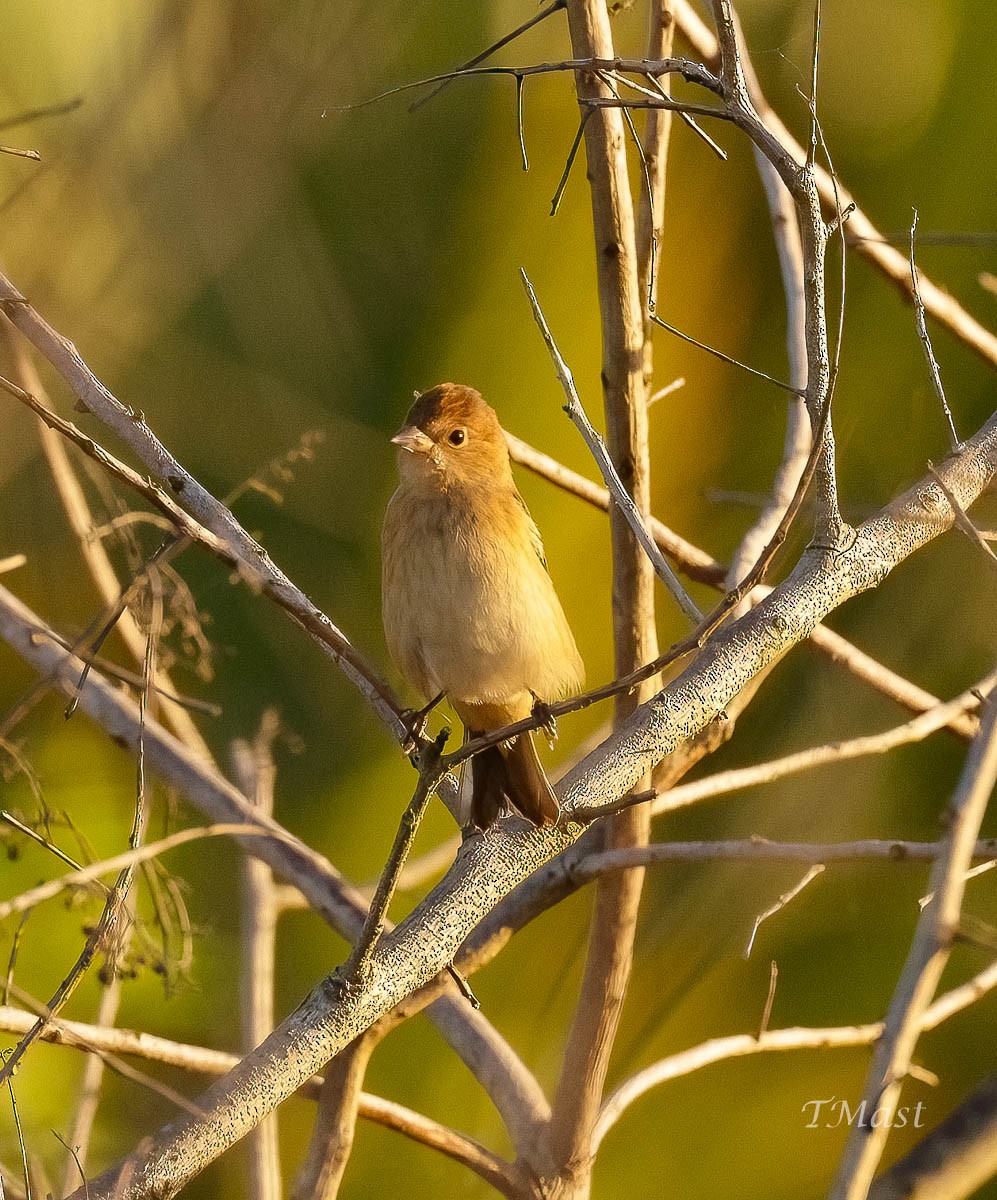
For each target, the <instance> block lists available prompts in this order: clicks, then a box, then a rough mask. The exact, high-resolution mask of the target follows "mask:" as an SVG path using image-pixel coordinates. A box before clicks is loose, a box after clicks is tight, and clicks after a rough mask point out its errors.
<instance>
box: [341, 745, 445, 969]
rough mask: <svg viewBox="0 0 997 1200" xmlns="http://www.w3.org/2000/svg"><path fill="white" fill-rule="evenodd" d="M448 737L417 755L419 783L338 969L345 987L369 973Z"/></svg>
mask: <svg viewBox="0 0 997 1200" xmlns="http://www.w3.org/2000/svg"><path fill="white" fill-rule="evenodd" d="M449 737H450V730H449V729H444V730H442V732H441V733H440V734H439V736H438V737H437V738H436V740H435V742H432V743H431V744H430V745H428V746H426V747H425V748H424V749H423V750H422V751H421V752H420V755H419V782H418V783H417V784H416V789H415V795H414V796H413V797H412V799H411V801H410V802H409V805H408V807H407V808H406V809H405V812H404V813H403V814H402V819H401V821H400V822H399V825H398V833H397V834H396V835H395V842H394V845H393V846H392V847H391V854H390V855H389V857H388V861H387V863H386V864H385V866H384V871H383V872H382V873H381V878H380V880H378V884H377V888H376V890H375V892H374V898H373V900H371V902H370V908H369V910H368V912H367V916H366V918H365V919H364V924H363V929H362V930H361V931H360V936H359V937H358V938H357V940H356V943H355V944H354V947H353V952H352V953H351V954H350V957H349V959H348V960H347V962H346V965H345V967H344V968H343V971H342V980H343V982H344V984H345V986H347V987H355V986H360V987H363V986H364V983H365V981H366V979H367V976H368V975H369V973H370V960H371V958H372V956H373V954H374V951H375V950H376V949H377V943H378V941H379V939H380V937H381V934H382V933H383V931H384V923H385V921H386V920H387V916H388V907H389V905H390V904H391V898H392V896H394V894H395V888H396V887H397V886H398V877H399V875H400V874H401V872H402V868H403V867H404V866H405V860H406V859H407V858H408V855H409V851H410V850H411V849H412V845H413V843H414V842H415V838H416V834H417V833H418V832H419V826H420V825H421V824H422V818H423V816H424V815H425V812H426V809H427V808H428V807H429V803H430V801H431V800H432V798H433V794H434V792H435V791H436V785H437V784H438V783H439V781H440V779H441V778H442V777H443V775H444V773H445V771H446V768H445V767H442V766H441V765H440V761H441V760H440V756H441V755H442V753H443V748H444V746H445V745H446V744H447V740H448V739H449Z"/></svg>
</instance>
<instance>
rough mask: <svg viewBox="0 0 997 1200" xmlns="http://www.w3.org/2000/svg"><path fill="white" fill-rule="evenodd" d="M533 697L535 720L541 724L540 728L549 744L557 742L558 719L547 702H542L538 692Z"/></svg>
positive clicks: (533, 693)
mask: <svg viewBox="0 0 997 1200" xmlns="http://www.w3.org/2000/svg"><path fill="white" fill-rule="evenodd" d="M531 695H532V696H533V713H532V716H533V718H534V720H537V721H539V722H540V724H539V726H538V728H539V730H540V732H541V733H542V734H543V735H544V737H545V738H546V739H547V741H548V743H553V742H556V741H557V717H555V716H554V713H553V712H552V711H551V707H550V705H549V704H548V703H547V701H546V700H541V699H540V697H539V696H538V695H537V694H536V692H532V693H531Z"/></svg>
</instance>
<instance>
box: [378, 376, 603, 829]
mask: <svg viewBox="0 0 997 1200" xmlns="http://www.w3.org/2000/svg"><path fill="white" fill-rule="evenodd" d="M391 440H392V441H393V442H394V443H395V444H396V445H397V446H398V447H399V451H398V474H399V479H400V482H399V485H398V488H397V490H396V491H395V493H394V495H393V496H392V497H391V500H390V501H389V503H388V508H387V512H386V513H385V516H384V529H383V531H382V535H381V556H382V612H383V617H384V632H385V636H386V638H387V642H388V649H389V650H390V651H391V655H392V657H393V658H394V660H395V662H396V663H397V664H398V667H399V669H400V670H401V672H402V674H403V675H404V676H405V678H406V679H407V680H408V682H409V683H410V684H411V685H412V687H414V688H415V689H416V691H418V692H419V693H421V695H422V696H423V697H424V698H425V699H427V700H428V699H429V698H430V697H433V696H437V695H439V694H440V693H441V692H445V693H446V695H447V696H448V697H449V699H450V702H451V703H452V704H453V706H454V708H455V709H456V710H457V714H458V716H459V717H460V719H461V720H462V721H463V723H464V727H465V731H466V734H467V737H468V738H473V737H476V736H478V735H480V734H481V733H483V732H486V731H488V730H492V729H500V728H502V727H503V726H505V725H509V724H511V723H512V722H513V721H519V720H521V719H522V718H523V717H527V716H529V715H530V713H531V711H532V710H533V706H534V704H535V703H536V702H537V701H541V702H544V701H547V702H549V701H551V700H555V699H557V698H559V697H561V696H564V695H566V694H567V693H569V692H573V691H577V690H578V689H579V688H580V687H581V685H582V681H583V679H584V673H585V672H584V667H583V665H582V660H581V658H580V657H579V654H578V649H577V647H576V646H575V640H574V638H573V637H572V636H571V630H570V629H569V628H568V622H567V621H566V620H565V616H564V612H563V611H562V609H561V604H560V602H559V600H558V598H557V593H556V592H555V591H554V585H553V584H552V583H551V580H550V576H549V575H548V574H547V564H546V562H545V561H544V554H543V543H542V542H541V540H540V534H539V532H538V530H537V527H536V525H534V523H533V519H532V518H531V517H530V514H529V510H528V509H527V507H526V505H525V503H524V502H523V498H522V497H521V496H520V494H519V492H518V491H517V490H516V484H515V482H514V481H513V478H512V467H511V465H510V462H509V451H508V449H507V447H506V442H505V437H504V436H503V434H502V428H501V426H500V425H499V421H498V417H497V416H496V415H495V412H494V410H493V409H491V408H490V407H489V406H488V405H487V404H486V403H485V401H484V400H483V399H482V398H481V396H480V394H479V393H478V392H476V391H475V390H474V389H473V388H469V387H462V386H460V385H459V384H454V383H441V384H440V385H439V386H437V387H434V388H431V389H430V390H429V391H428V392H423V394H422V395H421V396H419V397H418V398H417V399H416V402H415V404H414V405H413V406H412V408H411V410H410V412H409V414H408V417H407V418H406V420H405V424H404V425H403V426H402V428H401V429H400V430H399V431H398V433H397V434H395V436H394V437H393V438H392V439H391ZM471 770H472V795H471V818H472V820H473V822H474V824H475V825H477V826H479V827H480V828H482V829H484V828H487V827H488V826H489V825H491V824H492V822H493V821H495V819H496V818H497V817H498V816H499V814H500V813H501V812H502V810H503V807H504V806H505V802H506V801H508V802H509V803H511V804H512V805H513V807H515V808H516V809H518V811H519V812H521V813H522V814H523V816H524V817H527V818H528V819H529V820H530V821H532V822H533V823H534V824H535V825H546V824H552V823H553V822H555V821H556V820H557V818H558V814H559V811H560V810H559V808H558V804H557V799H556V798H555V796H554V793H553V791H552V789H551V786H550V783H549V782H548V781H547V776H546V775H545V774H544V770H543V767H542V766H541V765H540V760H539V759H538V758H537V751H536V747H535V746H534V744H533V739H532V737H531V736H530V734H528V733H526V734H522V735H521V736H520V737H518V738H515V739H513V740H511V741H509V742H502V743H500V744H499V745H498V746H494V747H490V748H489V749H487V750H484V751H483V752H482V753H480V754H477V755H475V757H474V758H473V759H472V767H471Z"/></svg>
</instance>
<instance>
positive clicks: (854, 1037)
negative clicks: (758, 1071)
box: [592, 963, 997, 1154]
mask: <svg viewBox="0 0 997 1200" xmlns="http://www.w3.org/2000/svg"><path fill="white" fill-rule="evenodd" d="M995 987H997V963H994V964H993V965H992V966H990V967H988V968H987V970H986V971H983V972H981V973H980V974H979V975H977V976H976V977H975V979H972V980H970V982H969V983H968V984H964V985H963V986H962V987H958V988H954V989H953V990H952V991H951V992H948V993H947V994H946V995H944V996H942V997H940V998H939V1000H938V1002H937V1003H936V1004H934V1005H932V1006H931V1008H929V1009H928V1010H927V1011H926V1012H925V1013H924V1014H923V1015H922V1017H921V1025H920V1027H921V1029H924V1030H927V1029H934V1028H936V1027H937V1026H938V1025H940V1024H941V1022H942V1021H944V1020H948V1018H949V1017H951V1016H953V1015H954V1014H955V1013H956V1012H959V1011H961V1010H962V1009H963V1008H965V1007H966V1006H967V1005H969V1004H972V1003H974V1002H975V1001H976V1000H978V999H979V998H980V997H981V996H983V995H985V994H987V993H988V992H990V991H992V990H993V989H994V988H995ZM882 1032H883V1026H882V1024H881V1023H880V1022H876V1023H875V1024H870V1025H853V1026H837V1027H832V1028H828V1029H771V1030H769V1031H768V1032H766V1033H763V1034H761V1036H758V1037H756V1036H755V1035H754V1034H750V1033H742V1034H736V1035H734V1036H733V1037H725V1038H716V1039H714V1040H713V1041H709V1042H704V1043H703V1044H702V1045H701V1046H695V1047H693V1048H692V1049H691V1050H684V1051H682V1053H680V1054H675V1055H673V1056H672V1057H671V1058H665V1059H662V1060H661V1061H660V1062H657V1063H654V1064H653V1065H652V1066H650V1067H646V1068H645V1069H644V1070H643V1071H640V1072H638V1074H636V1075H633V1076H631V1078H630V1079H628V1080H626V1082H625V1083H623V1084H621V1085H620V1087H618V1088H617V1089H616V1091H615V1092H613V1094H612V1095H611V1096H609V1097H608V1098H607V1100H606V1102H605V1104H604V1105H603V1106H602V1111H601V1112H600V1114H599V1123H598V1125H597V1126H596V1128H595V1130H594V1132H593V1138H592V1153H593V1154H594V1153H595V1152H596V1151H597V1150H598V1148H599V1145H600V1144H601V1142H602V1140H603V1138H604V1137H605V1136H606V1134H607V1133H608V1132H609V1131H610V1129H612V1127H613V1126H614V1125H615V1124H616V1122H617V1121H618V1120H619V1119H620V1117H621V1116H622V1115H623V1113H624V1112H625V1111H626V1110H627V1109H628V1108H629V1107H630V1105H631V1104H633V1103H634V1101H635V1100H638V1099H639V1098H640V1097H641V1096H643V1095H645V1094H646V1093H647V1092H649V1091H650V1090H651V1089H652V1088H654V1087H657V1086H658V1085H659V1084H662V1083H668V1082H670V1081H671V1080H672V1079H679V1078H680V1077H681V1076H683V1075H688V1074H690V1073H691V1072H693V1071H698V1070H700V1069H701V1068H702V1067H706V1066H709V1065H711V1064H712V1063H716V1062H724V1061H726V1060H727V1059H730V1058H740V1057H743V1056H744V1055H749V1054H765V1053H768V1052H770V1051H781V1050H822V1049H832V1048H839V1047H840V1048H844V1047H848V1046H868V1045H872V1044H874V1043H875V1041H876V1039H877V1038H879V1037H880V1036H881V1034H882Z"/></svg>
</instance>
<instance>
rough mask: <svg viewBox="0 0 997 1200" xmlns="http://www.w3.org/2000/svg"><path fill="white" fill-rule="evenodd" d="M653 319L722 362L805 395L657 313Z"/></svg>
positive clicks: (684, 340)
mask: <svg viewBox="0 0 997 1200" xmlns="http://www.w3.org/2000/svg"><path fill="white" fill-rule="evenodd" d="M651 320H652V321H653V322H654V324H655V325H660V326H661V328H662V329H667V330H668V332H669V333H671V334H674V336H675V337H677V338H680V339H681V340H682V341H683V342H688V343H689V345H690V346H696V347H697V348H698V349H700V350H705V351H706V353H707V354H712V355H713V357H714V358H719V359H720V361H721V362H725V363H729V364H730V365H731V366H732V367H737V368H738V370H740V371H747V373H748V374H749V375H754V376H755V377H756V378H758V379H764V380H765V381H766V382H767V383H773V384H775V386H776V387H777V388H781V389H782V390H783V391H784V392H791V393H792V394H793V395H794V396H800V395H803V394H804V392H803V391H801V389H800V388H798V387H794V386H793V384H791V383H786V382H785V381H784V380H782V379H776V377H775V376H774V375H769V374H768V372H767V371H759V370H758V368H757V367H749V366H748V364H747V363H744V362H741V360H740V359H739V358H732V357H731V356H730V355H729V354H724V352H723V351H722V350H718V349H717V348H716V347H715V346H708V345H707V344H706V342H701V341H699V340H698V339H697V338H694V337H692V336H691V334H688V333H683V332H682V330H681V329H679V328H678V327H677V326H675V325H670V324H669V323H668V322H667V321H664V320H662V318H661V317H659V316H658V315H657V314H653V315H652V316H651Z"/></svg>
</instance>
